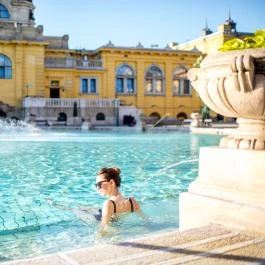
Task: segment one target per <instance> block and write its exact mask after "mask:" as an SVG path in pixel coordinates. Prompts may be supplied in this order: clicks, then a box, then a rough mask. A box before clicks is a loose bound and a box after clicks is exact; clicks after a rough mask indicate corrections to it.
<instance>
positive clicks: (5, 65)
mask: <svg viewBox="0 0 265 265" xmlns="http://www.w3.org/2000/svg"><path fill="white" fill-rule="evenodd" d="M11 78H12V63H11V61H10V59H9V58H8V57H7V56H5V55H3V54H0V79H11Z"/></svg>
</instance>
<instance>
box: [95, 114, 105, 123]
mask: <svg viewBox="0 0 265 265" xmlns="http://www.w3.org/2000/svg"><path fill="white" fill-rule="evenodd" d="M96 120H97V121H105V114H104V113H102V112H99V113H98V114H97V115H96Z"/></svg>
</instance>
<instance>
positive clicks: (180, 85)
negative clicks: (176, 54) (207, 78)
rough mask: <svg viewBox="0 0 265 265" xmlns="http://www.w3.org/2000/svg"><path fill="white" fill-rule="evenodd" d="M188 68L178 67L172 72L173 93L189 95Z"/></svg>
mask: <svg viewBox="0 0 265 265" xmlns="http://www.w3.org/2000/svg"><path fill="white" fill-rule="evenodd" d="M187 72H188V70H187V69H186V68H184V67H178V68H177V69H176V70H175V71H174V73H173V95H174V96H190V95H191V85H190V81H189V79H188V78H187Z"/></svg>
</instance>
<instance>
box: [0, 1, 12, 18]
mask: <svg viewBox="0 0 265 265" xmlns="http://www.w3.org/2000/svg"><path fill="white" fill-rule="evenodd" d="M1 18H10V15H9V12H8V10H7V9H6V7H5V6H3V5H1V4H0V19H1Z"/></svg>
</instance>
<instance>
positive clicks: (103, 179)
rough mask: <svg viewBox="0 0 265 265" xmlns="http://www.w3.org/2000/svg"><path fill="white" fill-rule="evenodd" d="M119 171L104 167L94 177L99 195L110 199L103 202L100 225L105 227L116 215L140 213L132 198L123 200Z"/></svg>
mask: <svg viewBox="0 0 265 265" xmlns="http://www.w3.org/2000/svg"><path fill="white" fill-rule="evenodd" d="M120 173H121V171H120V169H119V168H117V167H109V168H107V167H104V168H102V169H101V170H100V171H99V172H98V174H97V177H96V184H95V186H96V188H97V190H98V192H99V193H100V195H102V196H108V197H110V199H108V200H106V201H104V203H103V207H102V218H101V225H102V226H106V225H107V224H108V223H109V222H110V221H111V219H112V217H113V216H114V215H115V214H116V213H125V212H134V211H137V212H139V211H140V206H139V203H138V202H137V201H136V200H135V199H134V198H125V197H124V196H123V195H122V194H121V192H120V191H119V187H120V185H121V177H120Z"/></svg>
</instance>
